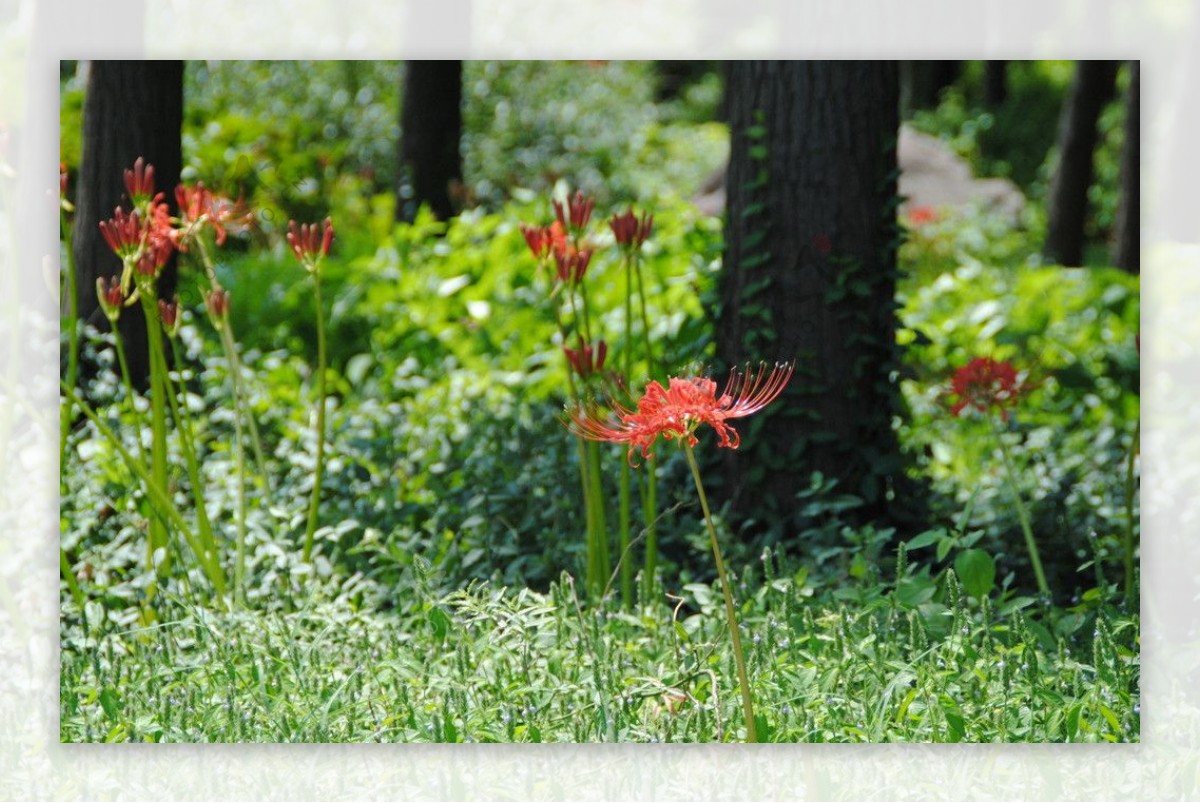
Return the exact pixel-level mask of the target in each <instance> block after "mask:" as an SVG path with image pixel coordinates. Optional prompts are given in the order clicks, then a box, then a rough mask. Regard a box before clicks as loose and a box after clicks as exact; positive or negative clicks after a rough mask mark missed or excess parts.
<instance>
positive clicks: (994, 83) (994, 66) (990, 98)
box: [983, 61, 1008, 109]
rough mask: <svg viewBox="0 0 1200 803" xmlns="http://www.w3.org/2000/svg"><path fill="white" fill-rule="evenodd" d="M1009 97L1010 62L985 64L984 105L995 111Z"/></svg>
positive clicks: (987, 62) (988, 62)
mask: <svg viewBox="0 0 1200 803" xmlns="http://www.w3.org/2000/svg"><path fill="white" fill-rule="evenodd" d="M1007 97H1008V62H1007V61H985V62H984V63H983V105H984V106H986V107H987V108H989V109H995V108H996V107H997V106H999V105H1000V104H1002V103H1004V101H1005V99H1006V98H1007Z"/></svg>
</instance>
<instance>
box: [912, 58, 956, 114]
mask: <svg viewBox="0 0 1200 803" xmlns="http://www.w3.org/2000/svg"><path fill="white" fill-rule="evenodd" d="M899 65H900V66H899V69H900V78H899V80H900V108H901V111H902V113H903V114H904V116H905V117H907V116H908V115H911V114H912V113H913V112H915V111H918V110H920V109H933V108H936V107H937V105H938V102H939V101H940V100H941V94H942V90H943V89H945V88H946V87H948V86H950V85H951V84H953V83H954V82H955V81H956V80H958V76H959V73H961V72H962V64H961V63H960V62H957V61H944V60H940V61H902V62H899Z"/></svg>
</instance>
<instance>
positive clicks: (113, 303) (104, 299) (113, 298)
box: [96, 276, 125, 324]
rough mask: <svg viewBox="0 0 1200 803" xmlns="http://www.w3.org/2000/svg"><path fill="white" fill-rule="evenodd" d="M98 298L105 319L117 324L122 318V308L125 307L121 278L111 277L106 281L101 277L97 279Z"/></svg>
mask: <svg viewBox="0 0 1200 803" xmlns="http://www.w3.org/2000/svg"><path fill="white" fill-rule="evenodd" d="M96 298H97V299H98V300H99V302H100V309H102V310H103V311H104V315H105V317H106V318H108V320H109V321H111V322H112V323H114V324H115V323H116V322H117V318H119V317H120V316H121V307H123V306H125V290H124V288H122V287H121V277H119V276H109V277H108V278H107V279H106V278H105V277H103V276H101V277H100V278H98V279H96Z"/></svg>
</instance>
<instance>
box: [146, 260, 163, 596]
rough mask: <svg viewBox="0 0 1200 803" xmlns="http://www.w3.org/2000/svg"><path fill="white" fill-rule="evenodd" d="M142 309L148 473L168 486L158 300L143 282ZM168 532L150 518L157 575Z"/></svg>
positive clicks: (160, 569) (151, 540) (161, 566)
mask: <svg viewBox="0 0 1200 803" xmlns="http://www.w3.org/2000/svg"><path fill="white" fill-rule="evenodd" d="M140 297H141V300H142V311H143V313H145V317H146V340H147V346H148V349H149V355H150V472H151V475H152V476H153V478H154V482H155V483H156V484H157V485H158V486H159V487H160V488H167V487H168V482H167V480H168V473H167V406H166V401H165V396H166V386H165V383H164V381H163V373H164V370H165V366H166V360H165V358H164V357H163V353H162V329H161V324H160V323H159V320H158V303H157V301H156V299H155V298H154V294H153V292H152V291H151V288H150V285H149V284H148V283H147V284H146V285H145V286H144V287H143V288H142V291H141V293H140ZM168 539H169V533H168V531H167V527H166V525H165V524H164V523H163V522H161V521H160V520H158V519H156V518H152V519H151V520H150V544H151V549H152V552H157V551H158V550H159V549H164V550H165V551H164V554H163V561H162V563H161V564H160V565H159V576H160V577H165V576H167V575H168V574H169V573H170V563H171V558H170V550H168V549H166V547H167V545H168Z"/></svg>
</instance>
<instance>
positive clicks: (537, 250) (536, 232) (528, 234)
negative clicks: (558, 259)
mask: <svg viewBox="0 0 1200 803" xmlns="http://www.w3.org/2000/svg"><path fill="white" fill-rule="evenodd" d="M521 234H523V235H524V236H525V242H526V243H527V244H528V245H529V250H530V251H531V252H532V253H533V256H534V258H535V259H538V260H542V259H545V258H546V257H547V256H549V255H550V254H552V253H554V252H555V251H559V250H561V249H563V248H565V247H566V245H567V235H566V232H564V231H563V227H562V225H561V224H560V223H559V222H558V221H557V220H556V221H554V222H553V223H551V224H550V225H549V226H528V225H526V224H524V223H522V224H521Z"/></svg>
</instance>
